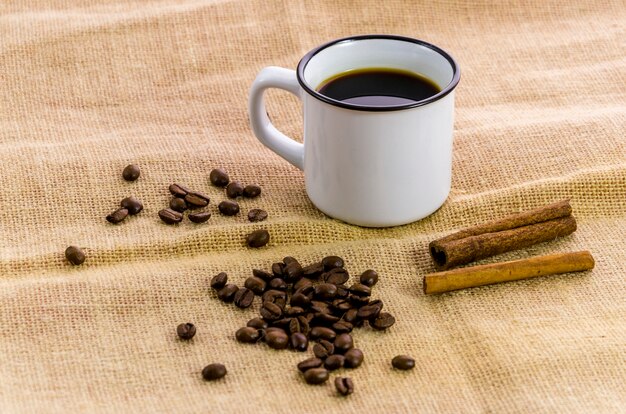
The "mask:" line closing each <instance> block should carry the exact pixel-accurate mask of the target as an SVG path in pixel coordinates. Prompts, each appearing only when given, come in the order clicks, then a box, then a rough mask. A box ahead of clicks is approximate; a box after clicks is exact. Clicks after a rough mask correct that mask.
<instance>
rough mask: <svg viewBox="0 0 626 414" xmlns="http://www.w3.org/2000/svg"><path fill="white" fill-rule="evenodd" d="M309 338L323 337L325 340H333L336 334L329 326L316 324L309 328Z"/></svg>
mask: <svg viewBox="0 0 626 414" xmlns="http://www.w3.org/2000/svg"><path fill="white" fill-rule="evenodd" d="M310 335H311V339H325V340H327V341H331V342H332V341H334V340H335V337H336V336H337V334H336V333H335V331H333V330H332V329H330V328H327V327H325V326H316V327H315V328H312V329H311V333H310Z"/></svg>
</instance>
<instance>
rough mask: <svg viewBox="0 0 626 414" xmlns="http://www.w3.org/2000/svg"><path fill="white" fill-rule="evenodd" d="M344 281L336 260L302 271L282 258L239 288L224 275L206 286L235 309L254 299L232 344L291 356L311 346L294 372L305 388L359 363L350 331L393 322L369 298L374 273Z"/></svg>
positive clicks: (346, 382)
mask: <svg viewBox="0 0 626 414" xmlns="http://www.w3.org/2000/svg"><path fill="white" fill-rule="evenodd" d="M349 279H350V274H349V273H348V270H347V269H346V268H345V267H344V261H343V259H342V258H341V257H338V256H327V257H324V258H323V259H322V260H321V261H319V262H316V263H312V264H310V265H307V266H303V265H301V264H300V263H299V262H298V260H296V259H295V258H293V257H285V258H284V259H283V260H282V261H280V262H277V263H274V264H273V265H272V267H271V269H270V270H269V271H266V270H260V269H254V270H253V271H252V276H250V277H249V278H247V279H246V280H245V282H244V284H243V286H242V287H240V286H237V285H235V284H233V283H228V275H227V274H226V273H224V272H222V273H219V274H217V275H215V276H214V277H213V278H212V279H211V282H210V284H211V287H212V288H213V289H214V290H215V291H216V294H217V297H218V298H219V299H220V300H222V301H224V302H232V303H234V304H235V306H237V307H239V308H248V307H250V306H251V305H252V304H253V302H254V298H255V296H259V297H260V298H261V308H260V315H259V317H255V318H252V319H250V320H249V321H248V323H247V324H246V326H244V327H242V328H240V329H238V330H237V331H236V332H235V338H236V340H237V341H239V342H243V343H265V344H266V345H267V346H269V347H270V348H272V349H287V348H290V349H292V350H294V351H296V352H305V351H307V350H308V349H309V348H310V347H312V349H313V354H314V357H311V358H308V359H305V360H304V361H302V362H300V363H299V364H298V366H297V368H298V370H299V371H300V372H302V375H303V378H304V380H305V381H306V382H307V383H309V384H322V383H324V382H326V381H327V380H328V378H329V376H330V372H331V371H335V370H338V369H341V368H348V369H353V368H357V367H359V366H360V365H361V363H362V362H363V352H362V351H361V350H360V349H358V348H355V347H354V340H353V338H352V335H351V334H350V333H351V332H352V330H353V329H354V328H359V327H363V326H365V325H369V326H371V327H372V328H374V329H376V330H385V329H388V328H390V327H391V326H392V325H393V324H394V323H395V318H394V317H393V316H392V315H391V314H390V313H387V312H383V311H382V310H383V302H382V301H381V300H379V299H372V298H371V291H372V287H373V286H374V285H375V284H376V283H377V282H378V273H376V271H374V270H371V269H370V270H366V271H365V272H363V273H362V274H361V275H360V276H359V277H358V280H357V281H355V282H354V283H352V284H348V281H349ZM311 344H313V345H312V346H311ZM394 366H395V365H394ZM335 386H336V389H337V392H338V393H339V394H341V395H349V394H351V393H352V392H353V391H354V384H353V382H352V380H351V379H350V378H343V377H341V378H339V377H338V378H336V380H335Z"/></svg>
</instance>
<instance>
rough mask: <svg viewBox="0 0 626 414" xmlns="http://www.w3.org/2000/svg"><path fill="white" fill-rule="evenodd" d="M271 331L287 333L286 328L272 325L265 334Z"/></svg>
mask: <svg viewBox="0 0 626 414" xmlns="http://www.w3.org/2000/svg"><path fill="white" fill-rule="evenodd" d="M271 332H278V333H280V334H285V335H287V332H285V330H284V329H283V328H279V327H276V326H270V327H269V328H267V329H265V334H268V333H271Z"/></svg>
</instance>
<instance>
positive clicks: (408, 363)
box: [391, 355, 415, 371]
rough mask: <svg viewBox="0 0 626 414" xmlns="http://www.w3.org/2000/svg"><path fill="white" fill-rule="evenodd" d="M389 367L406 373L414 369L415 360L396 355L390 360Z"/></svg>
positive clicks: (406, 356)
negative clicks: (391, 366)
mask: <svg viewBox="0 0 626 414" xmlns="http://www.w3.org/2000/svg"><path fill="white" fill-rule="evenodd" d="M391 365H393V367H394V368H396V369H401V370H403V371H406V370H409V369H413V368H414V367H415V360H414V359H413V358H411V357H410V356H408V355H398V356H396V357H394V358H393V359H392V360H391Z"/></svg>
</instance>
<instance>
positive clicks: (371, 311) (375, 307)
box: [357, 300, 383, 319]
mask: <svg viewBox="0 0 626 414" xmlns="http://www.w3.org/2000/svg"><path fill="white" fill-rule="evenodd" d="M382 309H383V303H382V302H381V301H380V300H375V301H373V302H372V303H368V304H367V305H365V306H361V307H360V308H359V310H358V312H357V317H359V318H360V319H375V318H377V317H378V315H380V311H381V310H382Z"/></svg>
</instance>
